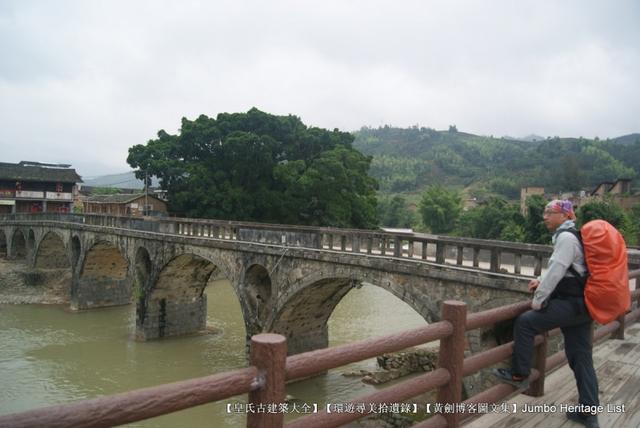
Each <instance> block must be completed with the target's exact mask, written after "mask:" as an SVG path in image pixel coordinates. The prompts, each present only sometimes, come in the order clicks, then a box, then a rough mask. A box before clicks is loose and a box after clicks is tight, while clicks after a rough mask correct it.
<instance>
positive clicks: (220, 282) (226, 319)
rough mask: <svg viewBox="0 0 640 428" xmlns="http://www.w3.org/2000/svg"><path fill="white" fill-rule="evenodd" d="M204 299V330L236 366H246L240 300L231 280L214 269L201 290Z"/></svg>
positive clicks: (245, 332)
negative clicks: (205, 316) (205, 304)
mask: <svg viewBox="0 0 640 428" xmlns="http://www.w3.org/2000/svg"><path fill="white" fill-rule="evenodd" d="M204 294H205V295H206V297H207V331H209V332H210V333H213V334H215V335H216V340H217V341H219V343H220V346H223V347H224V349H225V353H226V354H227V355H234V356H236V358H237V360H236V363H237V364H238V365H242V364H244V363H245V353H246V346H247V341H246V337H247V329H246V326H245V322H244V316H243V313H242V307H241V306H240V300H239V299H238V295H237V294H236V290H235V289H234V288H233V285H232V284H231V281H230V280H229V279H228V278H226V277H225V275H224V274H222V273H221V272H220V271H219V270H216V271H215V272H214V273H213V274H212V275H211V276H210V277H209V281H208V282H207V286H206V287H205V289H204Z"/></svg>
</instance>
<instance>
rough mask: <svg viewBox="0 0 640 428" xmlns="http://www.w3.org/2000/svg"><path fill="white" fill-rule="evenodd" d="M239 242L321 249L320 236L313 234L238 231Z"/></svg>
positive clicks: (262, 230)
mask: <svg viewBox="0 0 640 428" xmlns="http://www.w3.org/2000/svg"><path fill="white" fill-rule="evenodd" d="M237 233H238V240H240V241H248V242H260V243H268V244H277V245H292V246H296V247H307V248H319V247H320V239H321V237H320V234H318V233H311V232H303V231H299V232H292V231H280V230H268V229H249V228H239V229H238V232H237Z"/></svg>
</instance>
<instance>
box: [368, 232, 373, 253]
mask: <svg viewBox="0 0 640 428" xmlns="http://www.w3.org/2000/svg"><path fill="white" fill-rule="evenodd" d="M372 250H373V237H371V236H368V237H367V254H371V251H372Z"/></svg>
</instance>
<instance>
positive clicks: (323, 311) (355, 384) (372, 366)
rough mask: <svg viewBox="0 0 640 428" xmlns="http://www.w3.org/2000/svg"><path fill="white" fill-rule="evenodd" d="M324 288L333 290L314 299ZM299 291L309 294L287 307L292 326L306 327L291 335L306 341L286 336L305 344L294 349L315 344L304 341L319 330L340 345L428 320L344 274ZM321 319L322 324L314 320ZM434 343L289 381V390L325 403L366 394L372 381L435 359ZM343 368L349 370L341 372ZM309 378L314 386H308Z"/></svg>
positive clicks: (382, 291) (417, 369)
mask: <svg viewBox="0 0 640 428" xmlns="http://www.w3.org/2000/svg"><path fill="white" fill-rule="evenodd" d="M332 281H333V282H332ZM323 288H332V289H333V290H332V291H331V292H330V293H329V292H328V293H326V294H324V295H323V296H322V297H321V298H320V299H316V298H315V297H314V295H316V294H317V293H318V292H322V289H323ZM302 293H304V294H309V295H307V296H304V297H303V296H299V297H298V296H296V297H298V298H297V299H296V300H295V301H292V302H290V303H291V306H296V307H295V308H291V309H292V310H291V311H290V315H289V317H290V318H289V319H290V320H291V321H292V322H294V323H295V324H296V325H300V326H304V327H302V328H301V329H296V328H294V329H293V330H291V331H292V332H293V333H294V334H299V333H303V335H304V336H303V339H306V340H307V341H306V343H301V342H300V341H299V340H296V339H295V337H294V338H291V337H287V339H288V341H287V343H288V344H289V343H292V342H293V343H294V344H297V345H298V346H300V345H302V346H303V347H301V348H299V349H297V350H293V351H294V352H295V351H297V352H304V351H308V350H312V349H315V348H313V347H305V345H307V346H308V345H313V344H314V343H317V342H314V341H313V339H314V338H317V337H319V336H322V335H323V334H325V333H324V332H323V330H325V331H326V339H327V346H338V345H343V344H346V343H353V342H356V341H359V340H364V339H367V338H371V337H376V336H382V335H387V334H392V333H395V332H400V331H406V330H409V329H413V328H418V327H423V326H426V325H427V321H426V320H425V319H424V318H423V317H422V316H421V315H420V314H419V313H418V312H417V311H416V310H415V309H414V308H413V307H412V306H411V305H410V304H409V303H407V302H405V301H403V300H401V299H400V298H398V297H397V296H395V295H394V294H392V293H391V292H390V291H388V290H387V289H385V288H383V287H380V286H376V285H373V284H369V283H364V284H363V283H358V282H354V281H352V280H348V279H345V280H342V281H341V282H339V280H336V279H334V280H324V281H321V282H319V283H316V284H313V285H312V286H311V289H309V290H308V291H305V290H302ZM322 299H324V301H326V302H327V303H326V305H325V306H321V305H320V303H322V302H323V300H322ZM289 305H290V304H289V303H287V306H289ZM314 308H317V309H314ZM283 315H284V314H283ZM324 319H326V327H323V326H321V324H320V322H318V321H320V320H324ZM305 330H307V331H308V333H307V331H305ZM309 339H312V340H309ZM437 346H438V343H437V342H436V343H433V344H429V345H427V346H420V347H419V349H411V350H406V352H405V353H398V354H393V355H385V357H381V358H371V359H368V360H364V361H360V362H357V363H353V364H350V365H348V366H345V367H340V368H339V369H336V370H332V371H329V372H328V373H326V374H325V375H323V376H321V377H318V378H314V379H310V380H304V381H302V382H297V383H294V384H291V385H287V393H288V394H291V395H292V396H294V397H297V398H299V399H300V400H302V401H305V402H325V401H327V399H328V398H329V397H330V400H329V401H334V400H335V401H339V402H342V401H346V400H349V399H352V398H353V397H354V396H362V395H367V394H370V393H373V392H375V391H376V390H377V389H376V388H377V387H376V386H375V384H377V383H378V382H380V383H384V382H387V381H390V380H393V379H396V378H399V377H402V376H406V375H409V374H411V373H413V372H421V371H422V370H423V367H424V368H427V367H429V364H431V363H433V364H435V362H436V355H437V353H436V351H435V349H433V348H435V347H437ZM424 348H430V349H424ZM290 351H291V349H290ZM290 353H291V352H290ZM420 364H423V365H422V366H421V365H420ZM344 373H349V374H350V375H349V376H344V375H343V374H344ZM312 382H313V385H314V387H312V386H311V385H310V384H311V383H312Z"/></svg>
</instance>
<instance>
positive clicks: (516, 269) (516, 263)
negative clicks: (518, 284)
mask: <svg viewBox="0 0 640 428" xmlns="http://www.w3.org/2000/svg"><path fill="white" fill-rule="evenodd" d="M521 270H522V254H514V255H513V273H515V274H519V273H520V271H521Z"/></svg>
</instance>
